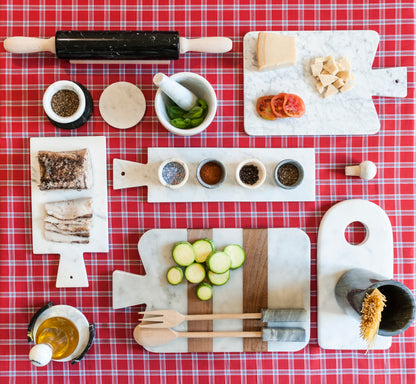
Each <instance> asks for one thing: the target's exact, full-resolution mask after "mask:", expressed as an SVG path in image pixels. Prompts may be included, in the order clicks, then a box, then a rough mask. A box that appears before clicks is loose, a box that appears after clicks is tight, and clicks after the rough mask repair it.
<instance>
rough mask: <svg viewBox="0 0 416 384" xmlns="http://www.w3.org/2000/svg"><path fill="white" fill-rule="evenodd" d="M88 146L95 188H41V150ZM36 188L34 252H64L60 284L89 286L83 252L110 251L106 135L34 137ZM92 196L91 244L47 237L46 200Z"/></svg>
mask: <svg viewBox="0 0 416 384" xmlns="http://www.w3.org/2000/svg"><path fill="white" fill-rule="evenodd" d="M83 148H88V149H89V152H90V157H91V164H92V173H93V187H92V188H91V189H89V190H83V191H76V190H54V191H41V190H40V189H39V187H38V186H39V184H40V168H39V161H38V158H37V154H38V151H41V150H46V151H70V150H77V149H83ZM30 164H31V189H32V239H33V253H34V254H49V253H55V254H59V255H60V261H59V267H58V275H57V280H56V286H57V287H88V277H87V273H86V269H85V264H84V258H83V253H85V252H108V208H107V159H106V139H105V137H104V136H86V137H82V136H79V137H32V138H31V139H30ZM82 197H91V198H92V199H93V223H92V228H91V234H90V242H89V244H66V243H56V242H52V241H47V240H46V239H45V237H44V231H43V227H44V218H45V215H46V213H45V203H47V202H54V201H62V200H71V199H78V198H82Z"/></svg>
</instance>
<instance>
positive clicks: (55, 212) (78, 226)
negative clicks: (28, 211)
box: [44, 198, 93, 243]
mask: <svg viewBox="0 0 416 384" xmlns="http://www.w3.org/2000/svg"><path fill="white" fill-rule="evenodd" d="M45 210H46V213H47V215H46V217H45V219H44V230H45V238H46V240H48V241H53V242H59V243H89V238H90V229H91V226H92V216H93V210H92V199H91V198H81V199H75V200H65V201H56V202H51V203H46V204H45Z"/></svg>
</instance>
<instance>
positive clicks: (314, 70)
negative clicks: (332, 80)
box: [311, 61, 322, 76]
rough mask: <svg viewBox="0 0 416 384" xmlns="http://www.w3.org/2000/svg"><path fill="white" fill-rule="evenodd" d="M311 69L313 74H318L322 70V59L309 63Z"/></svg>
mask: <svg viewBox="0 0 416 384" xmlns="http://www.w3.org/2000/svg"><path fill="white" fill-rule="evenodd" d="M311 71H312V75H313V76H319V75H320V74H321V71H322V61H321V62H318V63H313V64H312V65H311Z"/></svg>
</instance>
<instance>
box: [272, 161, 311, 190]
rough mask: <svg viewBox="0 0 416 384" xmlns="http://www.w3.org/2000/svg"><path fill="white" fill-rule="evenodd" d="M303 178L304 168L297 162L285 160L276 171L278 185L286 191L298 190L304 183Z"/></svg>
mask: <svg viewBox="0 0 416 384" xmlns="http://www.w3.org/2000/svg"><path fill="white" fill-rule="evenodd" d="M303 176H304V172H303V167H302V165H301V164H300V163H298V162H297V161H295V160H289V159H288V160H283V161H281V162H280V163H279V164H277V166H276V168H275V170H274V179H275V180H276V183H277V185H278V186H279V187H281V188H284V189H293V188H296V187H297V186H298V185H300V183H301V182H302V180H303Z"/></svg>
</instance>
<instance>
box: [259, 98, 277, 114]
mask: <svg viewBox="0 0 416 384" xmlns="http://www.w3.org/2000/svg"><path fill="white" fill-rule="evenodd" d="M272 99H273V96H263V97H260V98H259V99H258V100H257V113H258V114H259V115H260V116H261V117H262V118H263V119H267V120H276V115H275V114H274V113H273V110H272V104H271V101H272Z"/></svg>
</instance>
